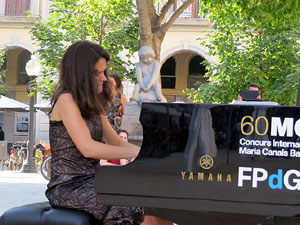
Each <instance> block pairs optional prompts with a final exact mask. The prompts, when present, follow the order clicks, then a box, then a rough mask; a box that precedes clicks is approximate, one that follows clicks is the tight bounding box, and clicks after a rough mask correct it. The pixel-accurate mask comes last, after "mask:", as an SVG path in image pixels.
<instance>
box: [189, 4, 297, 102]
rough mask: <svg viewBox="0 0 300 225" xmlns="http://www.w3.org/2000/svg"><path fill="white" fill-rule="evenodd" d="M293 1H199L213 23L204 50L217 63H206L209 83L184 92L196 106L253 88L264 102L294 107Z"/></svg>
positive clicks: (295, 45)
mask: <svg viewBox="0 0 300 225" xmlns="http://www.w3.org/2000/svg"><path fill="white" fill-rule="evenodd" d="M295 2H296V1H294V0H287V1H272V2H271V1H269V0H265V1H259V0H244V1H243V0H240V1H229V0H228V1H227V0H216V1H210V0H203V5H202V10H203V11H204V12H209V13H210V15H211V18H212V19H214V28H213V31H212V33H211V35H210V37H209V42H203V45H205V46H207V47H208V48H209V54H210V55H212V56H215V57H216V58H217V59H218V62H217V63H216V64H209V63H208V62H206V63H207V69H208V73H207V74H206V76H207V77H208V78H209V82H208V83H205V84H199V88H198V89H196V90H195V89H190V90H188V94H189V96H190V97H192V98H193V99H194V101H195V102H214V103H228V102H231V101H232V100H234V99H236V98H237V94H238V92H239V90H241V89H248V86H249V85H250V84H252V83H254V84H259V85H260V86H261V87H262V92H263V98H264V99H265V100H268V101H275V102H278V103H280V104H285V105H292V104H295V101H296V95H297V87H298V77H299V76H300V57H299V51H300V46H299V38H300V33H299V31H300V26H299V12H300V11H299V7H300V6H298V5H293V4H292V3H295ZM297 2H298V1H297ZM295 8H297V10H295Z"/></svg>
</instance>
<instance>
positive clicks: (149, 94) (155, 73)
mask: <svg viewBox="0 0 300 225" xmlns="http://www.w3.org/2000/svg"><path fill="white" fill-rule="evenodd" d="M138 54H139V58H140V62H138V63H137V64H136V77H137V80H138V84H136V86H135V87H134V90H133V96H132V97H131V98H130V101H131V102H138V103H141V102H167V100H166V98H165V97H164V96H163V95H162V91H161V85H160V64H159V62H158V61H157V60H155V58H154V57H155V53H154V51H153V49H152V48H151V47H150V46H143V47H141V48H140V50H139V52H138Z"/></svg>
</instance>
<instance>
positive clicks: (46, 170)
mask: <svg viewBox="0 0 300 225" xmlns="http://www.w3.org/2000/svg"><path fill="white" fill-rule="evenodd" d="M50 162H51V155H46V156H45V157H44V158H43V160H42V164H41V174H42V176H43V177H44V178H45V179H46V180H50V173H51V170H50Z"/></svg>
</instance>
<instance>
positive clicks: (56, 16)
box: [31, 0, 138, 98]
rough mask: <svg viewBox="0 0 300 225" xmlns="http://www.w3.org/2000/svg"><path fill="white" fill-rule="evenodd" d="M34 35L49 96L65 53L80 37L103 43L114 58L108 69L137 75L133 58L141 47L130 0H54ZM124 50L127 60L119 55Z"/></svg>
mask: <svg viewBox="0 0 300 225" xmlns="http://www.w3.org/2000/svg"><path fill="white" fill-rule="evenodd" d="M31 34H32V38H33V40H35V41H36V43H37V44H38V45H39V47H40V48H39V50H38V53H39V56H40V59H41V64H42V66H43V79H42V82H41V83H40V86H41V89H40V90H39V91H40V92H42V93H43V95H44V96H45V97H46V98H47V97H48V96H49V94H50V93H51V91H52V90H53V88H54V86H55V83H56V80H57V75H58V73H59V66H60V60H61V58H62V55H63V53H64V52H65V50H66V48H67V47H68V46H69V45H70V44H71V43H74V42H76V41H78V40H86V39H90V40H92V41H95V42H97V43H99V44H101V45H102V46H103V47H104V48H105V49H106V50H108V52H109V53H110V55H111V58H112V60H111V62H110V64H109V67H110V68H109V69H111V70H114V71H117V72H118V73H119V74H122V75H124V76H125V77H127V78H129V79H130V78H133V79H134V78H135V76H134V70H133V67H132V65H133V62H131V61H130V58H132V55H133V53H134V52H136V51H137V50H138V41H137V37H138V18H137V15H136V11H135V5H134V4H133V2H132V1H131V0H110V1H102V0H53V1H52V4H51V6H50V16H49V18H48V19H46V20H45V21H43V22H41V23H38V24H36V26H35V27H34V28H33V29H32V30H31ZM123 50H126V51H125V52H126V54H127V55H126V56H127V59H123V58H121V57H120V54H119V53H120V52H122V51H123Z"/></svg>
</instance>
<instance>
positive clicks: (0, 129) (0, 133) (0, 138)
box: [0, 126, 5, 141]
mask: <svg viewBox="0 0 300 225" xmlns="http://www.w3.org/2000/svg"><path fill="white" fill-rule="evenodd" d="M4 139H5V134H4V131H3V130H2V127H1V126H0V141H4Z"/></svg>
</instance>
